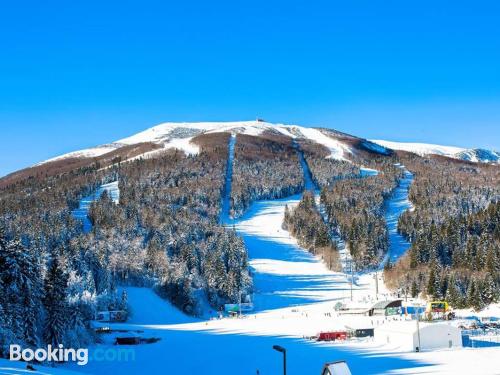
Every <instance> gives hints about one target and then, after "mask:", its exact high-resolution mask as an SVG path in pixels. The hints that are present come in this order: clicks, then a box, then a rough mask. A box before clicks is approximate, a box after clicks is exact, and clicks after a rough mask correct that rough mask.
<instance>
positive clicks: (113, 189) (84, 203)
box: [71, 181, 120, 233]
mask: <svg viewBox="0 0 500 375" xmlns="http://www.w3.org/2000/svg"><path fill="white" fill-rule="evenodd" d="M104 192H107V193H108V194H109V196H110V198H111V200H112V201H113V202H115V203H116V204H118V202H119V201H120V189H119V188H118V181H113V182H110V183H108V184H104V185H101V186H100V187H99V188H98V189H97V190H96V191H95V192H94V193H93V194H90V195H88V196H86V197H83V198H82V199H80V202H79V205H78V208H77V209H75V210H73V211H71V214H72V215H73V217H74V218H75V219H77V220H80V221H81V222H82V224H83V232H84V233H88V232H90V231H91V230H92V223H91V222H90V219H89V217H88V213H89V210H90V205H91V204H92V202H94V201H95V200H97V199H99V198H100V197H101V195H102V193H104Z"/></svg>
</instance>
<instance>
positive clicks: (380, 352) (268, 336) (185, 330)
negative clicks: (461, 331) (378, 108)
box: [65, 184, 500, 375]
mask: <svg viewBox="0 0 500 375" xmlns="http://www.w3.org/2000/svg"><path fill="white" fill-rule="evenodd" d="M306 185H307V184H306ZM300 197H301V196H300V195H295V196H293V197H289V198H286V199H280V200H272V201H258V202H255V203H254V204H252V206H251V208H250V210H249V211H248V212H247V213H246V214H245V215H244V216H243V217H242V218H240V219H237V220H233V221H232V222H233V223H234V225H235V228H236V230H237V231H238V232H239V233H240V234H241V235H242V236H243V238H244V240H245V243H246V246H247V248H248V252H249V257H250V266H251V268H252V270H253V272H254V284H255V287H256V290H255V294H254V304H255V307H256V311H255V312H254V313H252V314H249V315H246V316H244V317H243V318H242V319H229V318H225V319H220V320H219V319H217V320H206V321H200V320H198V319H194V318H191V317H187V316H185V315H184V314H182V313H181V312H179V311H178V310H177V309H175V308H174V307H173V306H172V305H171V304H169V303H168V302H167V301H164V300H161V299H160V297H158V296H157V295H156V294H155V293H153V292H152V291H151V290H149V289H147V288H126V289H127V291H128V300H129V302H130V304H131V306H132V307H133V310H134V314H133V316H132V318H131V319H130V321H129V322H127V323H125V324H110V326H111V327H112V328H113V329H122V330H130V332H129V333H126V332H117V333H112V334H108V335H102V336H103V337H102V338H103V340H104V344H102V345H99V346H97V347H95V348H91V351H92V350H95V349H96V348H99V349H103V348H104V349H109V350H112V351H113V350H114V351H116V350H117V349H122V348H125V349H129V350H133V352H134V354H135V359H134V360H132V361H101V362H96V361H92V362H90V363H89V364H88V365H87V366H85V367H79V366H77V365H68V366H65V367H66V368H69V369H71V370H73V371H81V372H86V373H91V374H108V373H117V374H122V375H126V374H160V373H162V374H172V375H176V374H188V373H203V374H208V375H211V374H231V373H237V374H243V375H246V374H248V375H254V374H256V373H257V370H259V373H260V374H261V375H267V374H278V373H281V371H282V368H281V366H282V362H281V356H280V355H279V353H277V352H275V351H274V350H272V346H273V345H275V344H279V345H282V346H284V347H285V348H286V349H287V357H288V374H290V375H307V374H312V375H315V374H319V373H320V371H321V367H322V365H323V364H324V363H325V362H331V361H335V360H346V361H347V362H348V364H349V367H350V369H351V371H352V373H353V374H366V375H378V374H433V373H435V374H453V375H457V374H468V373H474V369H476V370H477V369H478V368H481V371H482V373H483V374H496V373H497V372H496V368H495V365H494V361H492V360H491V358H495V356H497V355H498V353H500V350H499V349H496V348H487V349H484V350H480V351H472V350H453V351H437V352H422V353H401V352H399V350H398V348H397V347H394V345H393V346H392V347H391V346H389V345H384V344H383V343H378V342H373V341H372V340H360V341H355V342H348V343H338V342H334V343H318V342H315V341H311V340H307V339H304V336H311V335H314V334H317V333H318V332H320V331H324V330H339V329H345V326H350V327H360V328H366V327H368V326H376V325H378V324H382V321H384V317H365V316H343V315H340V316H338V315H337V314H336V313H335V310H334V306H335V303H336V302H337V301H338V300H341V299H348V298H349V282H348V279H347V278H346V276H345V275H344V274H342V273H335V272H331V271H329V270H327V269H326V267H325V266H324V265H323V263H321V261H320V260H319V259H316V258H315V257H314V256H312V255H311V254H310V253H308V252H307V251H305V250H304V249H302V248H300V247H299V246H298V245H297V243H296V241H295V240H294V239H293V238H291V237H290V235H289V233H288V232H287V231H284V230H283V229H281V223H282V220H283V216H284V210H285V206H286V205H289V206H293V205H295V204H297V203H298V201H299V199H300ZM381 292H382V290H381ZM373 295H374V282H373V279H372V275H371V274H365V275H361V276H360V279H359V283H358V285H357V286H355V291H354V301H355V302H354V303H353V305H357V304H359V305H361V304H363V305H364V306H366V305H367V304H370V302H369V301H368V300H369V298H370V297H372V296H373ZM380 298H381V299H383V297H380ZM294 306H295V307H294ZM410 323H411V324H412V322H410ZM137 331H141V332H140V333H136V332H137ZM137 334H139V335H140V336H142V337H145V338H149V337H157V338H160V339H161V340H160V341H159V342H157V343H155V344H150V345H137V346H127V347H117V346H115V345H113V338H114V337H116V336H117V335H121V336H127V335H129V336H130V335H137ZM480 364H482V366H481V367H479V366H480Z"/></svg>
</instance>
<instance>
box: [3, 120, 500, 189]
mask: <svg viewBox="0 0 500 375" xmlns="http://www.w3.org/2000/svg"><path fill="white" fill-rule="evenodd" d="M220 132H230V133H233V134H247V135H253V136H260V135H263V134H271V135H272V134H275V135H282V136H287V137H291V138H293V139H297V140H302V141H309V142H313V143H317V144H320V145H322V146H324V147H325V148H326V149H327V150H328V151H329V155H328V156H327V157H328V158H332V159H335V160H346V161H349V160H353V157H352V156H354V155H356V154H357V153H358V152H360V151H361V152H369V153H372V154H373V153H375V154H383V155H389V154H391V153H392V152H393V150H404V151H410V152H415V153H417V154H420V155H427V154H437V155H443V156H448V157H452V158H456V159H461V160H467V161H472V162H488V163H499V162H500V153H498V152H496V151H489V150H484V149H465V148H460V147H451V146H440V145H432V144H423V143H401V142H389V141H383V140H373V141H371V140H367V139H364V138H361V137H356V136H353V135H349V134H346V133H342V132H339V131H336V130H333V129H326V128H311V127H304V126H299V125H285V124H273V123H269V122H265V121H262V120H257V121H235V122H192V123H187V122H179V123H175V122H166V123H162V124H159V125H156V126H154V127H152V128H149V129H146V130H144V131H142V132H140V133H137V134H135V135H132V136H130V137H127V138H123V139H120V140H117V141H115V142H112V143H109V144H104V145H100V146H97V147H92V148H88V149H84V150H79V151H74V152H70V153H68V154H64V155H61V156H57V157H54V158H51V159H48V160H45V161H43V162H41V163H38V164H36V165H34V166H32V167H29V168H25V169H22V170H20V171H17V172H14V173H12V174H10V175H8V176H5V177H3V178H0V186H5V185H7V184H10V183H13V182H16V181H19V180H22V179H24V178H29V177H35V176H39V175H45V176H47V175H56V174H59V173H64V172H69V171H72V170H75V169H77V168H82V167H87V166H89V165H92V164H94V163H99V165H101V167H106V166H110V165H112V164H115V163H117V162H123V161H129V160H134V159H137V158H151V157H155V156H158V155H159V154H161V153H162V152H163V151H165V150H168V149H179V150H181V151H183V152H185V153H186V154H188V155H193V154H197V153H198V152H199V145H198V144H197V143H196V139H195V138H196V137H197V136H200V135H202V134H210V133H220Z"/></svg>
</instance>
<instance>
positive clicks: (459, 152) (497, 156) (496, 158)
mask: <svg viewBox="0 0 500 375" xmlns="http://www.w3.org/2000/svg"><path fill="white" fill-rule="evenodd" d="M371 142H374V143H375V144H379V145H381V146H384V147H388V148H391V149H393V150H402V151H408V152H413V153H415V154H418V155H420V156H425V155H429V154H435V155H443V156H448V157H450V158H454V159H461V160H467V161H471V162H475V163H479V162H480V163H498V162H500V152H497V151H493V150H485V149H481V148H472V149H466V148H462V147H454V146H441V145H435V144H430V143H406V142H391V141H383V140H372V141H371Z"/></svg>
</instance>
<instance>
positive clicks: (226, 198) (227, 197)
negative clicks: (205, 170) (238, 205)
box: [220, 133, 236, 224]
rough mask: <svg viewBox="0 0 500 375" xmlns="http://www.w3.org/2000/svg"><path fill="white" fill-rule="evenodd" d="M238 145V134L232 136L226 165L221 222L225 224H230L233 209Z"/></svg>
mask: <svg viewBox="0 0 500 375" xmlns="http://www.w3.org/2000/svg"><path fill="white" fill-rule="evenodd" d="M235 144H236V134H234V133H233V134H231V137H230V138H229V145H228V156H227V164H226V179H225V182H224V193H223V194H224V195H223V196H222V208H221V217H220V221H221V223H223V224H226V223H229V221H230V215H229V211H230V209H231V183H232V181H233V163H234V145H235Z"/></svg>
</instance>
